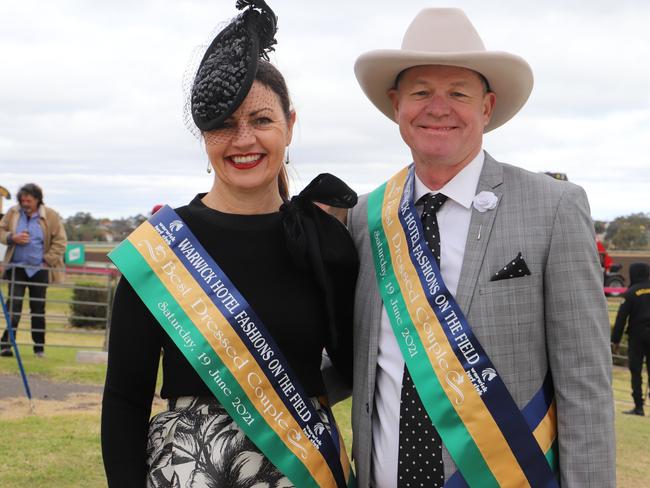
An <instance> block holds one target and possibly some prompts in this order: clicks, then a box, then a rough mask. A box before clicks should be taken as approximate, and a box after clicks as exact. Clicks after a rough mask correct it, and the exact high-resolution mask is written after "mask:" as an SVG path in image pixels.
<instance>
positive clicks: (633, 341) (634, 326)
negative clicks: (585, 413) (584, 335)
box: [612, 263, 650, 416]
mask: <svg viewBox="0 0 650 488" xmlns="http://www.w3.org/2000/svg"><path fill="white" fill-rule="evenodd" d="M626 325H627V335H628V340H627V358H628V368H630V374H631V375H632V398H633V399H634V408H633V409H631V410H627V411H625V412H623V413H625V414H628V415H641V416H643V415H644V411H643V385H642V383H643V381H642V378H641V372H642V371H643V360H644V358H645V361H646V366H647V370H648V382H649V383H650V265H648V264H646V263H632V264H631V265H630V287H629V288H628V289H627V291H626V292H625V294H624V295H623V302H622V303H621V306H620V307H619V309H618V314H617V315H616V322H615V323H614V329H613V330H612V351H613V352H614V353H615V354H616V353H617V352H618V348H619V344H620V342H621V338H622V337H623V331H624V330H625V326H626Z"/></svg>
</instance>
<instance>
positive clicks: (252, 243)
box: [102, 195, 357, 487]
mask: <svg viewBox="0 0 650 488" xmlns="http://www.w3.org/2000/svg"><path fill="white" fill-rule="evenodd" d="M200 197H201V195H199V196H197V197H196V198H195V199H194V200H193V201H192V202H191V203H190V204H189V205H188V206H185V207H181V208H178V209H176V212H177V213H178V214H179V216H180V217H181V218H182V219H183V220H184V221H185V222H186V224H187V225H188V226H189V228H190V229H191V231H192V232H193V233H194V235H195V236H196V237H197V239H198V240H199V241H200V242H201V244H202V245H203V247H204V248H205V249H206V250H207V251H208V253H209V254H210V255H211V256H212V257H213V258H214V260H215V261H216V262H217V263H218V264H219V266H220V267H221V268H222V269H223V271H224V272H225V273H226V275H228V277H229V278H230V279H231V281H232V282H233V284H234V285H235V286H236V287H237V289H238V290H239V291H240V292H241V293H242V295H243V296H244V297H245V298H246V300H247V301H248V302H249V303H250V305H251V307H252V308H253V310H255V312H256V313H257V314H258V316H259V317H260V319H261V320H262V322H263V323H264V325H265V326H266V327H267V329H268V330H269V332H270V334H271V335H272V336H273V338H274V339H275V341H276V342H277V344H278V346H279V348H280V349H281V350H282V353H283V354H284V356H285V358H286V359H287V361H288V363H289V365H290V367H291V369H292V370H293V371H294V373H295V374H296V376H297V377H298V380H299V381H300V383H301V384H302V386H303V387H304V389H305V391H306V393H307V394H308V395H309V396H317V395H321V394H323V393H324V392H325V388H324V385H323V380H322V377H321V373H320V363H321V353H322V350H323V348H324V347H327V349H328V352H330V356H331V357H332V359H333V361H334V363H335V365H336V366H337V367H338V368H339V369H340V370H341V372H342V373H343V375H344V376H345V377H347V378H349V377H350V374H351V372H350V370H351V346H352V344H351V343H352V340H351V334H352V331H351V310H352V300H353V290H354V283H355V281H356V266H357V265H356V255H354V256H352V258H353V259H351V257H350V255H349V250H350V249H352V250H353V249H354V247H353V245H352V243H351V240H350V238H349V236H348V235H347V231H346V230H345V227H343V226H342V224H340V223H339V222H338V221H337V220H335V219H334V218H333V217H330V216H329V215H327V214H325V213H324V212H322V211H320V209H317V208H316V207H315V206H313V205H312V204H311V203H309V205H310V206H311V207H313V209H311V210H310V212H311V216H310V217H309V220H310V221H314V220H316V222H314V223H315V224H316V225H315V226H314V228H318V234H319V240H320V242H321V253H322V256H323V265H324V268H325V270H326V277H327V278H326V280H325V282H326V283H325V284H324V283H323V280H322V279H320V280H319V279H318V277H317V273H314V272H313V271H312V269H311V267H305V266H302V267H301V266H300V265H299V263H298V262H297V260H296V256H292V253H294V252H295V250H294V248H293V247H292V246H290V245H288V243H287V227H290V226H287V223H286V220H287V216H288V215H289V214H290V212H288V211H286V209H283V211H281V212H277V213H272V214H264V215H234V214H225V213H221V212H218V211H215V210H212V209H210V208H208V207H206V206H205V205H204V204H203V203H202V202H201V200H200ZM301 214H302V212H301ZM303 216H304V215H303ZM303 223H304V222H303ZM323 239H324V240H323ZM289 248H291V249H292V251H291V252H290V251H289V250H288V249H289ZM353 254H354V253H353ZM342 255H347V258H345V259H343V260H341V256H342ZM328 257H334V259H333V260H330V259H329V258H328ZM324 286H325V288H327V292H324V291H323V287H324ZM326 297H328V298H329V301H330V302H331V299H332V297H334V307H335V309H336V314H335V315H336V316H337V319H336V322H337V323H336V331H332V330H328V329H329V328H330V326H329V325H328V316H331V315H332V314H331V313H330V314H329V315H328V300H327V299H326ZM332 335H337V336H338V338H337V343H338V345H337V347H333V345H332V339H331V336H332ZM161 349H162V350H163V385H162V389H161V396H162V397H163V398H174V397H179V396H211V395H212V394H211V392H210V390H208V388H207V387H206V386H205V384H204V383H203V381H202V380H201V378H200V377H199V376H198V374H197V373H196V372H195V371H194V369H193V368H192V366H190V364H189V363H188V362H187V361H186V359H185V358H184V357H183V355H182V353H181V352H180V351H179V350H178V348H177V347H176V346H175V345H174V343H173V342H172V340H171V339H170V338H169V336H168V335H167V334H166V333H165V332H164V330H163V329H162V327H161V326H160V325H159V324H158V323H157V322H156V320H155V318H154V317H153V316H152V315H151V313H150V312H149V311H148V310H147V308H146V307H145V305H144V304H143V303H142V301H141V300H140V298H139V297H138V296H137V295H136V293H135V291H134V290H133V288H131V286H130V285H129V283H128V282H127V281H126V280H125V279H122V280H121V281H120V283H119V285H118V287H117V291H116V294H115V301H114V305H113V315H112V320H111V332H110V339H109V352H110V354H109V360H108V369H107V376H106V385H105V389H104V399H103V409H102V450H103V456H104V465H105V468H106V473H107V478H108V481H109V486H119V487H129V486H138V487H141V486H143V484H144V480H145V476H146V466H145V448H146V442H147V432H148V421H149V416H150V413H151V401H152V398H153V394H154V388H155V383H156V375H157V370H158V361H159V357H160V350H161Z"/></svg>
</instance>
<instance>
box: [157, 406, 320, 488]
mask: <svg viewBox="0 0 650 488" xmlns="http://www.w3.org/2000/svg"><path fill="white" fill-rule="evenodd" d="M311 401H312V404H313V405H314V408H315V409H316V412H317V413H318V416H319V417H320V419H321V421H322V422H323V424H325V427H326V428H327V430H330V424H329V417H328V415H327V412H326V411H325V409H324V408H323V407H322V406H321V405H320V403H319V402H318V399H317V398H311ZM168 405H169V410H167V411H164V412H161V413H159V414H158V415H156V416H154V417H153V418H152V419H151V422H150V424H149V441H148V444H147V466H148V476H147V487H148V488H170V487H173V488H190V487H193V488H194V487H196V488H199V487H201V488H204V487H205V488H289V487H292V486H293V484H292V483H291V481H289V479H288V478H287V477H286V476H284V475H283V474H282V473H281V472H280V471H278V470H277V469H276V467H275V466H274V465H273V464H272V463H271V462H270V461H269V460H268V459H267V458H266V457H265V456H264V455H263V454H262V453H261V452H260V450H259V449H258V448H257V446H256V445H255V444H253V443H252V442H251V441H250V440H249V439H248V437H246V434H244V432H243V431H242V430H241V429H240V428H239V426H238V425H237V423H236V422H235V421H234V420H233V419H232V418H231V417H230V415H229V414H228V412H227V411H226V409H225V408H224V407H223V406H221V404H220V403H219V402H218V401H217V400H216V399H215V398H209V397H205V398H204V397H200V398H199V397H181V398H176V399H173V400H170V401H169V402H168Z"/></svg>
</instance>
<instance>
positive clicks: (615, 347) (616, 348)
mask: <svg viewBox="0 0 650 488" xmlns="http://www.w3.org/2000/svg"><path fill="white" fill-rule="evenodd" d="M612 354H618V344H616V343H614V342H612Z"/></svg>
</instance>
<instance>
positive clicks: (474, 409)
mask: <svg viewBox="0 0 650 488" xmlns="http://www.w3.org/2000/svg"><path fill="white" fill-rule="evenodd" d="M414 172H415V169H414V165H410V166H409V167H406V168H404V169H403V170H402V171H400V172H399V173H398V174H397V175H395V176H394V177H392V178H391V179H390V180H389V181H388V182H387V183H385V184H384V185H382V186H380V187H379V188H377V189H376V190H375V191H374V192H373V193H372V194H371V195H370V197H369V200H368V230H369V232H370V241H371V247H372V252H373V258H374V263H375V268H376V276H377V281H378V286H379V290H380V293H381V296H382V299H383V302H384V307H385V308H386V311H387V312H388V317H389V319H390V322H391V326H392V328H393V332H394V333H395V337H396V338H397V342H398V344H399V347H400V349H401V352H402V355H403V357H404V360H405V362H406V364H407V367H408V369H409V372H410V373H411V376H412V378H413V381H414V384H415V387H416V390H417V391H418V394H419V395H420V398H421V399H422V403H423V404H424V406H425V408H426V410H427V413H428V414H429V417H430V419H431V421H432V423H433V424H434V425H435V427H436V429H437V430H438V432H439V433H440V436H441V438H442V440H443V442H444V444H445V447H446V448H447V450H448V451H449V453H450V455H451V457H452V458H453V460H454V462H455V463H456V465H457V466H458V470H459V471H458V472H457V473H455V474H454V476H452V477H451V478H450V479H449V480H448V481H447V483H446V486H472V487H491V486H495V487H496V486H533V487H557V486H558V484H557V480H556V475H555V473H554V471H555V468H556V465H557V458H556V453H555V450H554V448H553V447H554V445H555V439H556V437H557V429H556V422H555V402H554V398H553V387H552V380H551V377H550V374H549V375H547V379H546V381H545V382H544V385H543V386H542V388H541V389H540V391H539V392H538V393H537V394H536V395H535V397H534V398H533V400H531V402H530V403H529V405H528V406H526V408H525V409H524V411H523V412H522V411H520V410H519V408H518V407H517V404H516V403H515V401H514V400H513V398H512V396H511V395H510V393H509V391H508V389H507V387H506V386H505V384H504V383H503V380H502V379H501V377H500V376H499V373H498V371H497V370H496V368H495V367H494V365H493V364H492V362H491V361H490V359H489V357H488V355H487V354H486V352H485V351H484V350H483V348H482V346H481V344H480V343H479V341H478V339H477V338H476V336H475V335H474V334H473V332H472V330H471V327H470V324H469V323H468V322H467V319H466V318H465V316H464V314H463V312H462V311H461V310H460V307H459V306H458V304H457V303H456V301H455V299H454V297H453V296H452V295H451V293H450V292H449V290H448V289H447V287H446V286H445V283H444V281H443V279H442V275H441V274H440V270H439V269H438V266H437V264H436V261H435V259H434V258H433V255H432V254H431V251H430V250H429V248H428V246H427V244H426V241H425V238H424V233H423V231H422V224H421V222H420V218H419V216H418V214H417V211H416V209H415V205H414V203H413V189H414Z"/></svg>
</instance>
